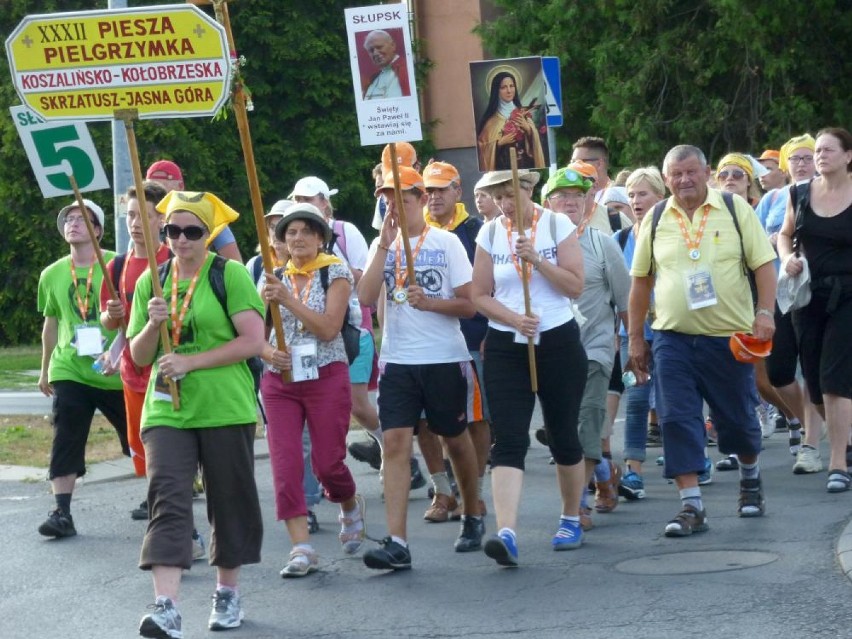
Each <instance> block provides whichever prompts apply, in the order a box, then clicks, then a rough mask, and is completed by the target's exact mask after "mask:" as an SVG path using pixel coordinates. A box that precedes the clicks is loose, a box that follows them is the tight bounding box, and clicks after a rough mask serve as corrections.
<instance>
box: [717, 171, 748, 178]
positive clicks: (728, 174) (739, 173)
mask: <svg viewBox="0 0 852 639" xmlns="http://www.w3.org/2000/svg"><path fill="white" fill-rule="evenodd" d="M745 176H746V173H745V171H741V170H740V169H734V170H733V171H719V173H718V174H717V177H718V178H719V179H720V180H727V179H728V177H732V178H734V179H735V180H742V179H743V178H744V177H745Z"/></svg>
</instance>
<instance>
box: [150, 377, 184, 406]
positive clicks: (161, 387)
mask: <svg viewBox="0 0 852 639" xmlns="http://www.w3.org/2000/svg"><path fill="white" fill-rule="evenodd" d="M175 386H176V387H177V394H178V397H180V380H175ZM154 399H155V400H157V401H161V402H171V401H172V394H171V392H169V385H168V383H167V382H166V378H165V377H163V374H162V373H157V377H156V378H154Z"/></svg>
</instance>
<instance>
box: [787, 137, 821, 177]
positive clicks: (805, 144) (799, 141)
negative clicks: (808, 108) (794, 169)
mask: <svg viewBox="0 0 852 639" xmlns="http://www.w3.org/2000/svg"><path fill="white" fill-rule="evenodd" d="M799 149H808V150H809V151H813V150H814V149H816V140H814V139H813V138H812V137H811V136H810V135H809V134H808V133H805V134H804V135H800V136H798V137H795V138H790V139H789V140H787V142H786V143H785V144H784V146H782V147H781V158H780V160H779V162H778V168H779V169H781V170H782V171H783V172H784V173H788V172H789V171H790V161H789V158H790V156H791V155H793V153H795V152H796V151H798V150H799Z"/></svg>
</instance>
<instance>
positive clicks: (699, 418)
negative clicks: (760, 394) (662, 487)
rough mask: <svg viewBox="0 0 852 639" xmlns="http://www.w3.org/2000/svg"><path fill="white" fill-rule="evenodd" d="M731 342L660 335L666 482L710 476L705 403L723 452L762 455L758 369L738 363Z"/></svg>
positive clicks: (657, 356) (657, 363) (657, 364)
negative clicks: (707, 473) (690, 475)
mask: <svg viewBox="0 0 852 639" xmlns="http://www.w3.org/2000/svg"><path fill="white" fill-rule="evenodd" d="M728 341H729V338H727V337H705V336H703V335H686V334H684V333H676V332H674V331H658V332H657V334H656V336H655V337H654V343H653V346H652V348H653V352H654V371H655V376H656V378H657V384H656V391H657V415H658V417H659V421H660V428H661V429H662V431H663V440H664V441H665V446H664V447H663V454H664V456H665V468H664V471H663V476H664V477H667V478H673V477H677V476H679V475H685V474H687V473H701V472H704V445H705V437H706V436H705V430H704V402H705V401H706V402H707V405H708V406H709V407H710V411H711V413H712V414H713V424H714V426H715V427H716V431H717V432H718V434H719V452H721V453H725V454H737V455H746V456H753V455H757V454H759V453H760V445H761V444H760V439H761V436H760V424H759V423H758V421H757V413H756V412H755V409H756V408H757V401H758V400H757V388H756V386H755V383H754V366H752V365H751V364H743V363H741V362H738V361H737V360H735V359H734V356H733V354H731V349H730V347H729V346H728Z"/></svg>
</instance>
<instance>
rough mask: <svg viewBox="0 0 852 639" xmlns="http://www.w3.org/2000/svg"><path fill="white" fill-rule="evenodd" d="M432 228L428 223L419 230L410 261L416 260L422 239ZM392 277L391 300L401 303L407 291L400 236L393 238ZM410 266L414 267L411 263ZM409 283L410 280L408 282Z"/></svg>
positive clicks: (404, 299)
mask: <svg viewBox="0 0 852 639" xmlns="http://www.w3.org/2000/svg"><path fill="white" fill-rule="evenodd" d="M430 228H432V227H431V226H429V225H428V224H426V225H425V226H424V227H423V230H422V231H420V238H419V239H418V240H417V246H415V247H414V250H413V251H411V261H412V262H416V261H417V255H418V254H419V253H420V248H421V247H422V246H423V240H425V239H426V234H427V233H429V229H430ZM394 252H395V255H394V279H395V280H396V288H394V290H393V300H394V302H396V303H397V304H402V303H403V302H405V301H406V300H407V299H408V293H407V292H406V291H405V271H403V268H402V236H400V237H398V238H397V239H396V240H395V244H394ZM412 268H414V266H413V264H412ZM409 284H410V282H409Z"/></svg>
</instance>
